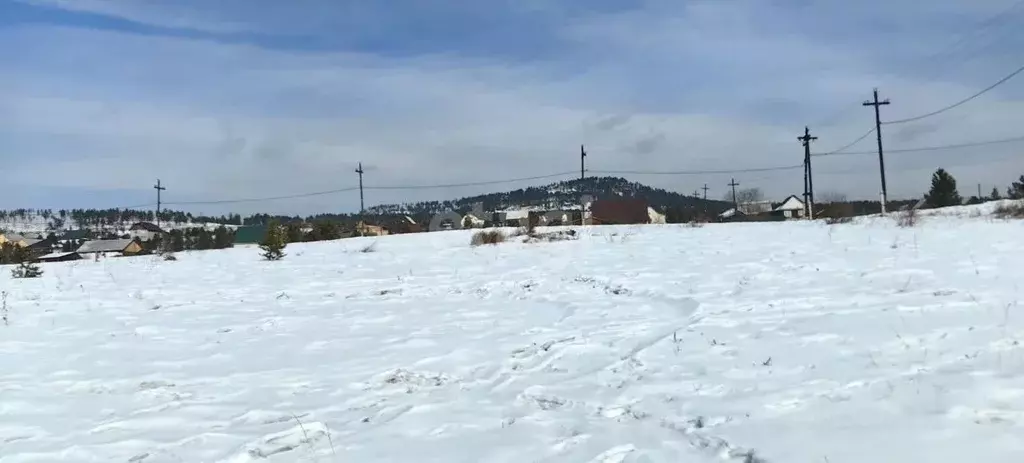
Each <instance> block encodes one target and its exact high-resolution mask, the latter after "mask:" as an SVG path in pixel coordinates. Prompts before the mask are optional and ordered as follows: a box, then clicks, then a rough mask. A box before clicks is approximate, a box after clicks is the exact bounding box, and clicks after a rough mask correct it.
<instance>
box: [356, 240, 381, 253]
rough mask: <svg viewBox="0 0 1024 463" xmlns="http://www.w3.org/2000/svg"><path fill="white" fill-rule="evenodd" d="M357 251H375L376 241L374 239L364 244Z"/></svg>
mask: <svg viewBox="0 0 1024 463" xmlns="http://www.w3.org/2000/svg"><path fill="white" fill-rule="evenodd" d="M359 252H364V253H365V252H377V242H376V241H374V242H372V243H370V244H368V245H366V246H364V247H363V248H362V249H360V250H359Z"/></svg>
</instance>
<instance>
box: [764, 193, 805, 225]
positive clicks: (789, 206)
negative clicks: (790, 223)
mask: <svg viewBox="0 0 1024 463" xmlns="http://www.w3.org/2000/svg"><path fill="white" fill-rule="evenodd" d="M804 207H805V206H804V202H803V201H801V200H800V198H798V197H797V196H796V195H789V197H788V198H786V199H785V200H784V201H782V204H780V205H779V206H778V207H776V208H775V209H772V214H774V215H779V216H782V217H785V218H787V219H800V218H803V217H804Z"/></svg>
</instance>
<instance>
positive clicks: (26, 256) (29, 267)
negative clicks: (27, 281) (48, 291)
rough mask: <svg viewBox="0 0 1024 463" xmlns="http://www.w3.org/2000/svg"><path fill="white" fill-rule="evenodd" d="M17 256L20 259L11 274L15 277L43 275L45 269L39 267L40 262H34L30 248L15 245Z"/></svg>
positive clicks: (37, 276)
mask: <svg viewBox="0 0 1024 463" xmlns="http://www.w3.org/2000/svg"><path fill="white" fill-rule="evenodd" d="M14 252H15V258H16V259H17V260H18V266H17V267H15V268H14V270H11V276H13V277H14V278H39V277H41V276H43V270H42V269H40V268H39V264H36V263H35V262H32V256H31V255H30V252H29V250H28V248H25V247H22V246H15V251H14Z"/></svg>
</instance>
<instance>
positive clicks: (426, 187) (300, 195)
mask: <svg viewBox="0 0 1024 463" xmlns="http://www.w3.org/2000/svg"><path fill="white" fill-rule="evenodd" d="M574 173H575V172H560V173H557V174H549V175H537V176H533V177H520V178H510V179H502V180H488V181H480V182H465V183H449V184H435V185H395V186H367V187H364V189H366V190H429V189H442V188H458V187H466V186H479V185H496V184H499V183H513V182H520V181H527V180H540V179H546V178H554V177H565V176H568V175H571V174H574ZM356 190H359V187H349V188H338V189H334V190H324V191H316V192H310V193H297V194H292V195H283V196H264V197H260V198H238V199H221V200H212V201H177V202H172V203H164V204H165V205H170V206H190V205H207V204H235V203H249V202H260V201H276V200H282V199H298V198H309V197H313V196H324V195H332V194H337V193H346V192H349V191H356Z"/></svg>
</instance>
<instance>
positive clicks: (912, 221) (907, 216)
mask: <svg viewBox="0 0 1024 463" xmlns="http://www.w3.org/2000/svg"><path fill="white" fill-rule="evenodd" d="M896 225H897V226H899V227H902V228H912V227H914V226H915V225H917V209H916V208H913V207H909V208H907V209H903V210H901V211H899V212H897V213H896Z"/></svg>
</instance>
